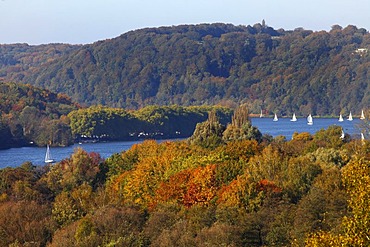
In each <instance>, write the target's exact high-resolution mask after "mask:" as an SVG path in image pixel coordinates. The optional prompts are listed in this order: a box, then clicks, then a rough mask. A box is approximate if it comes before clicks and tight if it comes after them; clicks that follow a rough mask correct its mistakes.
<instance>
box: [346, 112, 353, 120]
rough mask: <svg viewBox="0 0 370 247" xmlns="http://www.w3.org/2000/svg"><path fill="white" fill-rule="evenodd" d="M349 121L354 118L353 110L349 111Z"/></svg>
mask: <svg viewBox="0 0 370 247" xmlns="http://www.w3.org/2000/svg"><path fill="white" fill-rule="evenodd" d="M347 120H348V121H352V120H353V117H352V112H349V116H348V119H347Z"/></svg>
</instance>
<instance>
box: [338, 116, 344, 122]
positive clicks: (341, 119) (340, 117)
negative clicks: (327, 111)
mask: <svg viewBox="0 0 370 247" xmlns="http://www.w3.org/2000/svg"><path fill="white" fill-rule="evenodd" d="M338 121H339V122H343V121H344V120H343V116H342V114H339V119H338Z"/></svg>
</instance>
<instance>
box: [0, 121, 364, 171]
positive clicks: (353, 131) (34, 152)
mask: <svg viewBox="0 0 370 247" xmlns="http://www.w3.org/2000/svg"><path fill="white" fill-rule="evenodd" d="M251 120H252V125H254V126H256V127H257V128H258V129H259V130H260V131H261V132H262V133H263V134H270V135H272V136H274V137H275V136H279V135H283V136H286V138H287V139H288V140H290V139H291V138H292V135H293V133H294V132H309V133H311V134H314V133H315V132H317V131H318V130H320V129H323V128H324V129H326V128H328V127H329V126H330V125H334V124H335V125H338V126H341V127H342V128H343V130H344V132H345V133H348V134H350V135H351V136H352V137H355V138H358V137H359V136H360V133H361V130H360V129H361V123H362V121H361V120H359V119H354V120H353V121H347V120H345V121H344V122H338V119H336V118H320V119H314V124H313V125H311V126H310V125H307V121H306V119H305V118H298V121H297V122H291V121H290V119H289V118H280V119H279V121H277V122H273V121H272V118H252V119H251ZM140 142H141V141H131V142H128V141H126V142H107V143H86V144H85V143H84V144H75V145H73V146H70V147H55V148H51V153H52V156H53V158H54V159H55V160H57V161H60V160H62V159H65V158H68V157H70V155H71V154H72V153H73V151H74V149H76V148H77V147H81V148H83V149H84V150H86V151H87V152H97V153H99V154H100V155H101V157H103V158H108V157H110V156H111V155H112V154H114V153H119V152H121V151H124V150H127V149H129V148H130V147H131V146H132V145H134V144H135V143H140ZM45 152H46V148H38V147H23V148H11V149H7V150H0V168H4V167H7V166H12V167H15V166H19V165H21V164H22V163H24V162H26V161H31V162H32V163H33V164H34V165H43V164H44V157H45Z"/></svg>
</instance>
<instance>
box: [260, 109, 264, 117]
mask: <svg viewBox="0 0 370 247" xmlns="http://www.w3.org/2000/svg"><path fill="white" fill-rule="evenodd" d="M262 117H263V114H262V110H261V113H260V118H262Z"/></svg>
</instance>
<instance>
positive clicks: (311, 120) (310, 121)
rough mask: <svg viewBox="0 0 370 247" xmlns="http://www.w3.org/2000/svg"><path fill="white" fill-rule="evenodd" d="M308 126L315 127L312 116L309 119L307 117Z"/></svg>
mask: <svg viewBox="0 0 370 247" xmlns="http://www.w3.org/2000/svg"><path fill="white" fill-rule="evenodd" d="M307 124H308V125H313V118H312V116H311V114H310V115H308V117H307Z"/></svg>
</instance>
